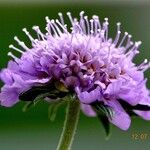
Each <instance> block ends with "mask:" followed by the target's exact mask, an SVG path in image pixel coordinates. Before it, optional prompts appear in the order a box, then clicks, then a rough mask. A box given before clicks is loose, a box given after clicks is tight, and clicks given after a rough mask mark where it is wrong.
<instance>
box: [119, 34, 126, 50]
mask: <svg viewBox="0 0 150 150" xmlns="http://www.w3.org/2000/svg"><path fill="white" fill-rule="evenodd" d="M127 35H128V32H125V33H124V36H123V38H122V40H121V42H120V44H119V45H118V47H120V46H122V44H123V42H124V41H125V39H126V37H127Z"/></svg>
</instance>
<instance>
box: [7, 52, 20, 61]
mask: <svg viewBox="0 0 150 150" xmlns="http://www.w3.org/2000/svg"><path fill="white" fill-rule="evenodd" d="M7 55H8V56H10V57H12V58H13V59H14V60H15V61H17V60H18V58H17V57H16V56H15V55H14V54H13V53H12V52H8V53H7Z"/></svg>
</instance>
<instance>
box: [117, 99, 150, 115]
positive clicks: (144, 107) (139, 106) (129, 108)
mask: <svg viewBox="0 0 150 150" xmlns="http://www.w3.org/2000/svg"><path fill="white" fill-rule="evenodd" d="M119 103H120V104H121V106H122V107H123V108H124V109H125V110H126V111H127V112H128V111H132V110H141V111H150V106H147V105H142V104H137V105H135V106H132V105H130V104H129V103H127V102H125V101H124V100H121V99H120V100H119Z"/></svg>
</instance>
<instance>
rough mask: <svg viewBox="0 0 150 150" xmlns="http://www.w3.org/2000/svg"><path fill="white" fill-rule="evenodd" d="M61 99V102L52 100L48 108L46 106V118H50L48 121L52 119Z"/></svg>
mask: <svg viewBox="0 0 150 150" xmlns="http://www.w3.org/2000/svg"><path fill="white" fill-rule="evenodd" d="M62 102H63V100H62V101H61V102H54V103H51V104H50V106H49V108H48V118H49V119H50V121H54V120H55V118H56V115H57V110H58V108H59V107H60V105H61V104H62Z"/></svg>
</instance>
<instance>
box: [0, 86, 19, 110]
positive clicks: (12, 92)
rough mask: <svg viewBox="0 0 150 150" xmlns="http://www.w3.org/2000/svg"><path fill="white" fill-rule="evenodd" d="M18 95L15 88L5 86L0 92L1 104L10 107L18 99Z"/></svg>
mask: <svg viewBox="0 0 150 150" xmlns="http://www.w3.org/2000/svg"><path fill="white" fill-rule="evenodd" d="M18 97H19V93H18V92H17V88H12V87H10V86H7V87H6V86H5V87H3V88H2V91H1V93H0V103H1V105H2V106H5V107H11V106H13V105H14V104H16V103H17V102H18V101H19V100H18Z"/></svg>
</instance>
